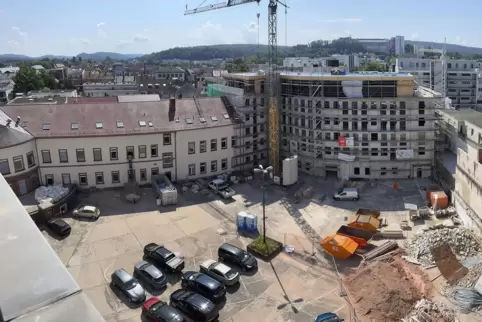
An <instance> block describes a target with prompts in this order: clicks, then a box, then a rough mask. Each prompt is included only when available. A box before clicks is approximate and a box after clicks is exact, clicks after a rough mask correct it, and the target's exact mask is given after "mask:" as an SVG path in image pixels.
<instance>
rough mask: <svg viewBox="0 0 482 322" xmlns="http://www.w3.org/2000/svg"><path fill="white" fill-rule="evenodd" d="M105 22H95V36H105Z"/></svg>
mask: <svg viewBox="0 0 482 322" xmlns="http://www.w3.org/2000/svg"><path fill="white" fill-rule="evenodd" d="M104 27H105V22H99V23H98V24H97V36H98V37H99V38H107V33H106V32H105V30H104Z"/></svg>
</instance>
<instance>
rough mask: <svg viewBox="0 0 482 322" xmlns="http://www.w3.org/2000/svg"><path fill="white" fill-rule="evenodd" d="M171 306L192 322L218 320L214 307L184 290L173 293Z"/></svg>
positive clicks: (198, 296)
mask: <svg viewBox="0 0 482 322" xmlns="http://www.w3.org/2000/svg"><path fill="white" fill-rule="evenodd" d="M171 306H172V307H175V308H177V309H179V310H180V311H181V312H183V313H184V314H186V315H187V316H188V317H189V318H191V319H193V320H194V321H199V322H201V321H202V322H212V321H216V320H217V319H218V318H219V311H218V310H217V308H216V305H214V303H213V302H211V301H210V300H208V299H207V298H205V297H204V296H202V295H201V294H198V293H195V292H193V291H189V290H185V289H180V290H177V291H174V292H173V293H172V294H171Z"/></svg>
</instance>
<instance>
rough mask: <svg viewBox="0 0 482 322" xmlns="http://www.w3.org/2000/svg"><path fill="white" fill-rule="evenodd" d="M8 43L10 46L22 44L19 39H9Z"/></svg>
mask: <svg viewBox="0 0 482 322" xmlns="http://www.w3.org/2000/svg"><path fill="white" fill-rule="evenodd" d="M7 44H8V45H9V46H18V45H20V43H19V42H18V41H16V40H9V41H8V42H7Z"/></svg>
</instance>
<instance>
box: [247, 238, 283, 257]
mask: <svg viewBox="0 0 482 322" xmlns="http://www.w3.org/2000/svg"><path fill="white" fill-rule="evenodd" d="M247 249H248V251H249V252H250V253H252V254H253V255H255V256H258V257H261V258H263V259H268V258H271V257H274V256H276V255H277V254H278V253H279V252H280V251H281V250H282V249H283V244H282V243H280V242H279V241H276V240H274V239H272V238H269V237H266V242H264V240H263V236H259V237H258V238H257V239H256V240H254V241H253V242H251V243H250V244H249V245H248V247H247Z"/></svg>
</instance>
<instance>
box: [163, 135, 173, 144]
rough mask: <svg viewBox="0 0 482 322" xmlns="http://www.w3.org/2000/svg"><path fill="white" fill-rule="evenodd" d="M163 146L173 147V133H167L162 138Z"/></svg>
mask: <svg viewBox="0 0 482 322" xmlns="http://www.w3.org/2000/svg"><path fill="white" fill-rule="evenodd" d="M162 144H163V145H171V133H166V134H164V135H163V136H162Z"/></svg>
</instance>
